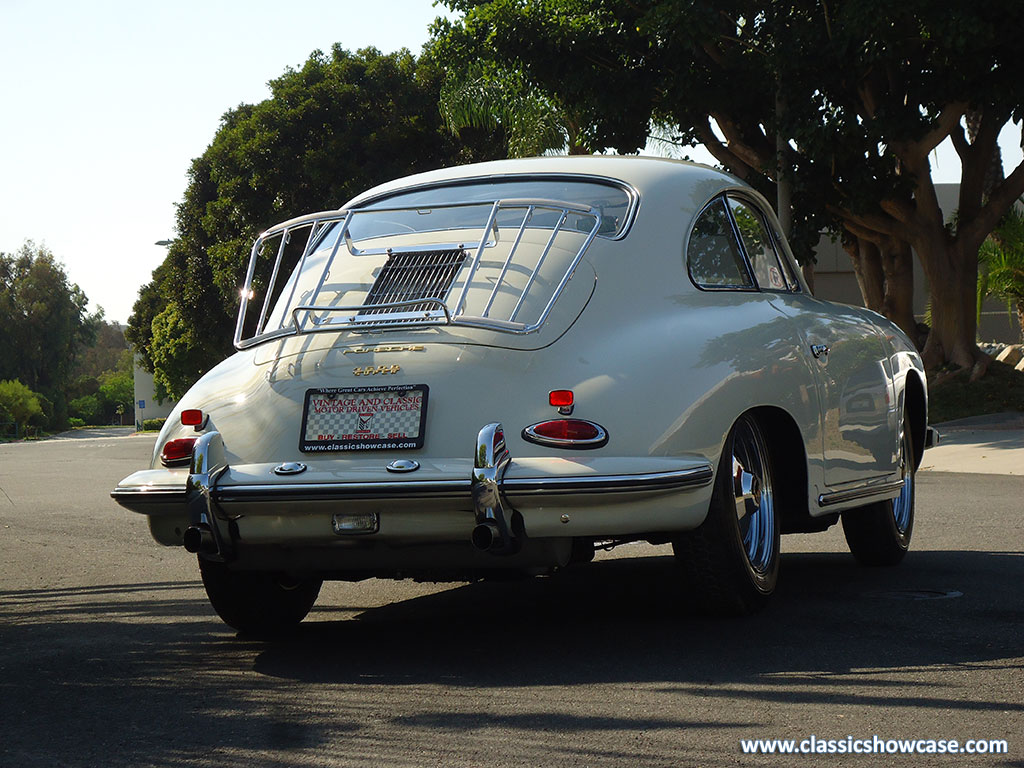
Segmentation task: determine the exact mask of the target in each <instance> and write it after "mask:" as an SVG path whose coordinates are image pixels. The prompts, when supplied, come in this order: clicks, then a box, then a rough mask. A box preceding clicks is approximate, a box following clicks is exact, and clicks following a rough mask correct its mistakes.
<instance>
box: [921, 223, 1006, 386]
mask: <svg viewBox="0 0 1024 768" xmlns="http://www.w3.org/2000/svg"><path fill="white" fill-rule="evenodd" d="M914 245H915V248H916V250H917V254H918V258H919V259H920V260H921V266H922V267H923V268H924V271H925V275H927V277H928V283H929V286H930V288H931V307H932V327H931V331H930V332H929V334H928V341H927V343H926V344H925V347H924V351H923V352H922V355H921V356H922V358H923V359H924V364H925V367H927V368H937V367H939V366H941V365H942V364H943V363H945V362H950V363H953V364H954V365H957V366H959V367H961V368H966V369H967V370H969V371H971V379H972V380H974V379H977V378H980V377H981V376H983V375H984V374H985V371H986V370H987V369H988V364H989V362H991V359H990V358H989V356H988V355H986V354H985V353H984V352H982V351H981V350H980V349H978V345H977V343H976V341H975V337H976V335H977V330H978V326H977V314H976V312H975V310H976V303H977V298H978V297H977V285H978V257H977V254H976V253H974V254H969V253H965V251H964V248H963V244H962V243H960V242H957V241H953V242H948V241H946V240H945V238H943V237H942V236H934V235H933V236H932V237H929V238H926V239H922V241H920V242H918V243H915V244H914Z"/></svg>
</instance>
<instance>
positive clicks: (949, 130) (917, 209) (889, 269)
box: [449, 0, 1024, 375]
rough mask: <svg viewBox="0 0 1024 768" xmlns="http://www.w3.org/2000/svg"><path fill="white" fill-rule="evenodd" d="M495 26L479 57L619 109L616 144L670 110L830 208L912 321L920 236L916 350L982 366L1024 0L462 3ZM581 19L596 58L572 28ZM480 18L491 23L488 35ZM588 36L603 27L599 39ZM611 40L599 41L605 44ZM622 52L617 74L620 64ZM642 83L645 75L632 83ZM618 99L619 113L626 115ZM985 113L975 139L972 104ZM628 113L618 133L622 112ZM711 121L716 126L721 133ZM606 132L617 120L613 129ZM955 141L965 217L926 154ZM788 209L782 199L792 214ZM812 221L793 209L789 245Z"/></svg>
mask: <svg viewBox="0 0 1024 768" xmlns="http://www.w3.org/2000/svg"><path fill="white" fill-rule="evenodd" d="M449 5H450V7H453V8H455V9H458V10H462V11H463V12H464V13H465V17H464V19H463V20H462V22H461V23H462V25H463V26H464V27H465V28H467V29H471V28H472V29H476V30H477V31H476V33H475V37H474V39H477V40H485V41H486V47H481V48H479V49H478V50H477V52H476V54H477V56H478V57H485V58H486V57H490V58H492V59H494V60H496V61H497V62H498V63H499V64H502V65H505V66H512V67H520V68H522V69H523V71H524V72H525V73H526V76H527V78H528V80H529V81H531V82H535V83H537V85H538V87H540V88H542V89H544V90H545V91H548V92H551V93H555V94H560V95H563V96H564V97H565V98H570V97H575V98H577V99H580V100H583V101H585V102H586V103H587V104H588V105H590V107H591V109H590V114H592V115H598V117H597V118H596V119H598V120H600V119H602V118H601V117H600V115H609V116H610V117H609V118H608V123H609V125H610V126H617V127H618V128H619V129H621V130H618V131H617V136H616V140H615V141H612V142H610V145H613V146H617V147H619V148H620V149H626V150H632V149H636V148H638V147H639V146H640V145H639V144H637V143H630V142H629V141H628V139H629V135H630V132H631V131H635V130H636V127H637V125H638V124H639V123H644V124H649V123H650V122H651V121H652V120H653V121H658V122H663V123H664V122H674V123H675V124H677V125H678V126H679V127H680V138H681V139H682V140H683V141H684V142H701V143H703V144H704V145H705V146H706V147H707V148H708V149H709V150H710V151H711V152H712V154H714V155H715V157H716V158H717V159H718V160H719V161H720V162H721V163H722V164H723V165H725V166H726V167H727V168H728V169H729V170H731V171H732V172H734V173H736V174H737V175H739V176H740V177H742V178H744V179H746V180H747V181H749V182H751V183H753V184H754V186H756V187H758V188H760V189H761V190H762V191H766V189H765V187H766V186H771V187H774V186H775V182H777V181H778V180H779V179H780V178H781V179H783V180H788V182H789V183H790V184H791V185H792V199H793V210H794V212H796V213H799V214H802V213H804V212H805V211H806V212H809V213H810V214H811V216H810V217H809V219H808V221H807V222H805V223H807V224H812V225H813V224H819V223H820V222H821V221H823V220H824V221H827V220H828V219H829V217H831V219H832V221H834V222H836V224H834V225H833V226H836V227H837V228H840V227H841V229H842V231H844V232H845V233H846V237H847V239H848V240H850V241H851V247H850V249H849V250H850V252H851V255H853V256H854V259H855V264H857V263H859V268H858V274H859V275H860V276H861V277H862V285H864V286H865V290H866V292H867V293H866V296H867V298H868V303H869V304H875V305H877V306H878V307H880V308H882V309H883V310H885V311H887V312H888V313H889V314H890V316H892V317H894V319H896V320H897V321H898V322H900V324H901V325H903V326H904V327H905V329H906V330H908V331H911V333H912V334H913V331H914V329H913V328H907V326H908V325H910V324H911V320H912V317H911V316H910V314H909V310H908V307H909V306H910V303H909V301H908V296H909V292H908V288H910V285H911V284H910V274H911V273H910V271H909V270H908V269H907V264H908V259H909V253H908V249H907V246H912V247H913V249H914V251H915V252H916V254H917V256H918V258H919V259H920V261H921V264H922V267H923V269H924V272H925V274H926V276H927V278H928V281H929V286H930V289H931V292H932V318H933V327H932V329H931V333H930V334H929V335H928V339H927V342H926V344H925V347H924V350H923V354H924V357H925V361H926V363H927V364H928V365H929V366H931V367H935V366H938V365H940V364H943V363H946V362H949V363H954V364H956V365H959V366H962V367H967V368H972V369H974V373H975V375H980V374H981V373H983V372H984V369H985V367H986V365H987V357H986V356H985V355H984V354H983V353H982V352H981V351H980V350H979V349H978V348H977V345H976V343H975V338H974V336H975V330H976V324H975V323H976V321H975V307H974V302H975V297H976V292H975V283H976V277H977V251H978V247H979V246H980V245H981V243H982V241H983V240H984V238H985V236H986V235H987V234H988V232H989V231H991V229H992V228H993V227H994V226H995V225H996V223H997V222H998V221H999V219H1000V218H1001V217H1002V216H1003V215H1004V214H1005V213H1006V211H1007V210H1008V209H1009V206H1010V205H1012V203H1013V201H1014V200H1016V198H1017V197H1019V196H1020V195H1021V193H1022V192H1024V164H1022V165H1021V166H1020V167H1018V168H1017V169H1015V170H1013V171H1012V172H1011V173H1009V174H1008V175H1007V176H1006V177H1005V179H1004V180H1003V181H1002V182H999V183H996V185H995V186H994V187H992V188H991V189H990V191H989V192H988V194H986V193H985V187H984V184H985V180H986V177H989V176H990V172H991V169H992V157H993V154H994V148H995V146H996V139H997V136H998V134H999V131H1000V129H1001V128H1002V127H1003V126H1004V125H1006V124H1007V122H1008V121H1010V120H1019V119H1020V117H1021V114H1020V98H1019V93H1020V89H1019V85H1018V73H1019V71H1020V69H1021V64H1022V63H1024V48H1022V47H1021V46H1020V45H1019V44H1018V42H1017V39H1016V29H1018V28H1019V26H1020V24H1021V22H1022V21H1024V6H1021V5H1020V4H1019V3H1015V2H1012V1H1011V0H981V1H980V2H975V3H971V4H968V5H960V6H957V7H956V8H954V9H950V8H947V7H942V6H937V5H934V4H933V3H929V2H926V0H908V2H903V3H899V4H895V5H894V4H892V3H883V2H881V0H833V2H829V3H825V2H823V0H805V1H804V2H797V3H793V4H788V5H786V4H766V3H754V2H748V1H747V0H726V1H725V2H722V1H721V0H715V2H711V1H710V0H691V1H690V2H676V1H671V2H670V1H668V0H665V1H664V2H649V3H643V4H638V3H635V2H632V0H545V2H540V0H525V1H524V2H519V1H518V0H492V1H491V2H483V3H481V2H477V1H476V0H451V2H450V3H449ZM566 17H571V18H572V23H571V25H572V26H573V27H574V28H577V29H579V28H583V29H585V30H586V34H585V35H584V36H583V39H585V40H586V42H587V45H586V46H585V49H586V50H587V51H589V52H590V53H588V54H587V55H584V56H581V57H576V56H573V55H572V52H573V41H572V40H571V39H570V38H567V37H566V36H565V34H564V33H563V30H564V28H565V27H566V26H567V24H568V22H565V21H564V18H566ZM481 30H484V31H481ZM595 41H600V44H598V43H596V42H595ZM595 49H596V50H600V51H601V53H600V54H599V55H597V54H594V53H593V51H594V50H595ZM609 62H614V63H615V65H616V66H618V67H619V68H620V69H621V70H623V71H621V72H618V73H613V72H611V71H610V70H611V67H610V66H609V64H608V63H609ZM641 76H642V77H643V78H645V80H646V82H645V83H637V84H636V87H635V89H633V90H628V91H627V90H625V88H624V87H623V86H624V85H627V84H630V83H636V78H637V77H641ZM623 113H625V114H626V117H625V118H624V117H623ZM968 113H970V114H971V115H975V116H977V118H978V119H977V123H976V124H977V130H976V131H972V134H973V138H972V137H971V136H969V135H968V133H967V131H966V126H965V120H966V115H967V114H968ZM626 119H628V120H631V121H632V125H631V128H630V129H628V130H627V129H625V126H624V120H626ZM716 126H717V129H718V130H717V132H716ZM607 133H608V134H609V135H610V136H611V134H613V133H616V132H615V131H607ZM946 137H949V138H950V139H952V141H953V144H954V146H955V147H956V150H957V152H958V154H959V155H960V158H961V161H962V165H963V170H962V175H961V184H960V199H959V208H958V223H957V226H956V227H955V229H954V228H949V227H947V225H946V222H945V221H943V217H942V213H941V211H940V209H939V207H938V202H937V197H936V195H935V187H934V184H933V182H932V178H931V169H930V165H929V154H930V153H931V151H932V150H934V149H935V147H937V146H938V144H939V143H941V142H942V141H943V140H944V139H945V138H946ZM781 213H783V214H784V213H785V212H784V211H782V212H781ZM812 239H813V228H812V227H803V232H802V234H801V225H800V222H798V221H795V222H794V241H795V242H796V244H797V248H796V250H798V252H799V251H800V250H802V248H801V243H809V242H811V240H812Z"/></svg>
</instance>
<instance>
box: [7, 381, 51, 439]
mask: <svg viewBox="0 0 1024 768" xmlns="http://www.w3.org/2000/svg"><path fill="white" fill-rule="evenodd" d="M42 415H43V409H42V406H41V404H40V402H39V396H38V395H37V394H36V393H35V392H33V391H32V390H31V389H29V388H28V387H27V386H25V385H24V384H22V383H21V382H20V381H18V380H17V379H15V380H7V381H0V421H7V420H8V419H9V420H11V421H13V422H14V423H15V424H17V425H18V426H19V427H20V428H21V429H22V430H24V428H25V427H26V426H28V425H29V423H31V422H32V420H33V418H35V417H39V416H42ZM4 416H6V417H7V418H4Z"/></svg>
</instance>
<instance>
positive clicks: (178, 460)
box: [160, 437, 199, 467]
mask: <svg viewBox="0 0 1024 768" xmlns="http://www.w3.org/2000/svg"><path fill="white" fill-rule="evenodd" d="M198 439H199V438H197V437H180V438H178V439H177V440H168V441H167V442H166V443H164V447H163V449H162V450H161V451H160V461H161V462H162V463H163V465H164V466H165V467H174V466H180V465H182V464H188V463H189V461H191V460H192V447H193V446H194V445H195V444H196V440H198Z"/></svg>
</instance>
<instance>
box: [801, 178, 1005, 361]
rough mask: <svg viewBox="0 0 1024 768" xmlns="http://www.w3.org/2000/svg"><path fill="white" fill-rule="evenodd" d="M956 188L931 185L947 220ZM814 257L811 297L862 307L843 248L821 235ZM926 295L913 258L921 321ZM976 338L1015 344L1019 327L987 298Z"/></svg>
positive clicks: (916, 310) (998, 304) (924, 281)
mask: <svg viewBox="0 0 1024 768" xmlns="http://www.w3.org/2000/svg"><path fill="white" fill-rule="evenodd" d="M959 188H960V185H959V184H936V185H935V191H936V193H937V195H938V198H939V205H940V206H941V207H942V212H943V215H944V216H945V217H946V219H947V220H948V219H949V217H950V215H951V214H952V213H953V211H955V210H956V206H957V194H958V190H959ZM815 256H816V257H817V260H818V261H817V263H816V264H815V267H814V295H815V296H817V297H818V298H821V299H827V300H829V301H841V302H843V303H844V304H853V305H855V306H859V307H862V306H864V301H863V299H862V298H861V295H860V287H859V286H858V285H857V276H856V275H855V274H854V272H853V263H852V262H851V261H850V257H849V255H847V253H846V251H844V250H843V247H842V246H841V245H840V244H839V243H838V242H832V240H831V239H830V238H829V237H826V236H822V238H821V241H820V242H819V243H818V247H817V248H816V249H815ZM928 296H929V291H928V281H927V279H926V278H925V276H924V272H923V271H922V269H921V265H920V263H919V262H918V260H917V258H916V257H915V259H914V314H915V315H916V316H917V319H918V320H920V321H922V322H923V321H924V316H925V313H926V312H927V309H928ZM978 338H979V339H980V340H981V341H999V342H1005V343H1017V342H1019V341H1020V326H1019V325H1018V324H1017V320H1016V317H1014V316H1013V313H1012V312H1009V313H1008V312H1007V310H1006V305H1005V304H1003V303H1002V302H1000V301H997V300H995V299H988V300H986V301H985V302H984V303H983V304H982V307H981V323H980V325H979V326H978Z"/></svg>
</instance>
